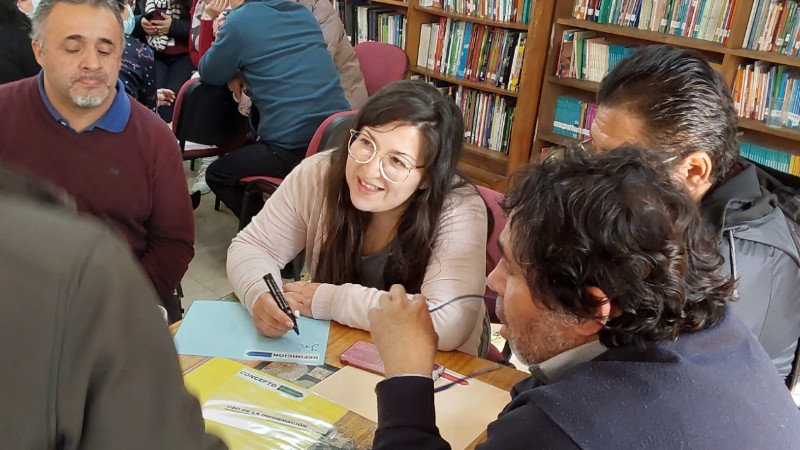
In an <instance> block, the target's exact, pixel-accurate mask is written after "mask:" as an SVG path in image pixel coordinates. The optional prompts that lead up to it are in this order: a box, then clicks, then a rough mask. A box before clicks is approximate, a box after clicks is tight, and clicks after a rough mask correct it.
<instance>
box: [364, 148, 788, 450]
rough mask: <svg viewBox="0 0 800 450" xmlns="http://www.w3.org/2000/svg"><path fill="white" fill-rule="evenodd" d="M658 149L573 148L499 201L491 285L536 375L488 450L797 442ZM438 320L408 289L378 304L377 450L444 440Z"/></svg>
mask: <svg viewBox="0 0 800 450" xmlns="http://www.w3.org/2000/svg"><path fill="white" fill-rule="evenodd" d="M649 155H652V153H651V152H647V151H642V150H640V149H637V148H631V147H623V148H618V149H613V150H610V151H608V152H606V153H602V154H597V155H590V154H587V153H586V152H584V151H582V150H580V149H574V148H573V149H567V150H565V151H564V152H563V158H559V159H556V158H551V159H549V160H548V161H546V162H545V163H543V164H542V165H540V166H534V167H532V168H531V169H530V170H529V171H528V172H526V173H523V174H521V177H520V178H519V179H518V180H516V183H514V188H513V189H512V190H511V192H510V193H509V194H508V195H507V196H506V197H505V199H504V201H503V206H504V208H505V210H506V212H507V213H508V215H509V221H508V223H507V224H506V227H505V229H504V230H503V232H502V234H501V235H500V240H499V245H500V250H501V253H502V258H501V260H500V262H499V263H498V265H497V267H496V268H495V269H494V271H493V272H492V273H491V274H490V275H489V278H488V283H489V286H490V287H491V288H492V289H493V290H495V291H496V292H497V293H498V294H499V295H500V297H499V298H498V302H497V305H498V306H497V313H498V316H499V317H500V318H501V320H502V322H503V327H502V329H501V334H502V335H503V336H504V337H505V338H506V339H507V340H508V341H509V342H510V344H511V348H512V349H513V350H514V352H515V353H516V355H517V356H518V357H519V359H520V360H521V361H523V362H525V363H527V364H529V365H530V366H531V367H530V369H531V374H532V377H530V378H529V379H527V380H524V381H522V382H520V383H519V384H518V385H517V386H515V387H514V389H513V390H512V392H511V396H512V399H511V402H510V403H509V404H508V405H507V406H506V407H505V409H504V410H503V411H502V412H501V414H500V416H499V417H498V419H497V420H496V421H495V422H493V423H491V424H490V425H489V427H488V430H487V440H486V443H485V444H484V446H483V448H498V449H509V448H548V449H549V448H558V449H564V448H641V447H647V448H695V449H711V448H714V449H716V448H798V445H800V412H798V410H797V408H796V407H795V405H794V404H793V402H792V400H791V397H790V395H789V392H788V391H787V390H786V388H785V387H784V386H783V383H782V381H781V379H780V377H779V376H778V374H777V373H776V371H775V370H774V368H773V367H772V364H771V362H770V359H769V357H768V356H767V354H766V353H765V352H764V350H763V348H762V347H761V346H760V345H759V344H758V341H756V339H755V337H754V336H753V334H752V333H750V331H749V330H748V329H747V327H746V326H745V325H744V324H743V323H742V322H741V320H739V319H738V317H736V316H735V315H734V314H730V313H729V311H728V307H727V302H728V301H729V300H730V299H731V298H732V297H733V289H734V284H733V281H731V280H730V278H729V277H726V276H725V275H723V274H722V273H721V272H720V271H719V268H720V266H721V265H722V264H723V258H722V256H721V255H720V254H719V252H718V250H717V248H716V243H715V242H714V240H713V239H712V238H711V237H710V236H709V235H708V234H706V230H705V227H704V226H703V222H702V219H701V217H700V215H699V213H698V210H697V206H696V205H695V203H694V202H693V201H692V199H691V198H690V197H689V195H688V193H687V192H686V189H685V188H683V187H682V186H679V185H678V184H676V183H674V182H673V181H672V180H671V179H670V175H669V174H668V172H667V171H666V170H664V169H663V166H662V164H661V162H660V161H659V160H655V161H654V160H652V159H651V158H652V156H649ZM430 314H436V312H433V313H429V312H428V311H427V308H425V301H424V299H423V298H422V297H421V296H419V295H417V296H415V297H414V299H412V300H408V299H407V298H406V295H405V292H404V290H403V289H402V287H401V286H393V288H392V291H391V293H390V294H389V295H386V296H384V297H383V298H381V302H380V305H379V307H378V308H376V309H373V310H371V311H370V322H371V329H372V336H373V339H374V341H375V343H376V345H377V346H378V350H379V351H380V354H381V357H382V358H383V361H384V364H385V368H386V379H385V380H383V381H382V382H381V383H379V384H378V386H377V388H376V393H377V396H378V429H377V431H376V433H375V442H374V448H376V449H386V448H426V449H431V448H449V445H448V444H447V443H446V442H445V441H444V440H443V439H442V438H441V437H440V435H439V432H438V430H437V428H436V424H435V411H434V402H433V396H434V393H433V381H432V380H431V378H430V367H432V364H433V361H434V357H435V355H436V334H435V332H434V331H433V326H432V324H431V317H430ZM476 406H477V405H476Z"/></svg>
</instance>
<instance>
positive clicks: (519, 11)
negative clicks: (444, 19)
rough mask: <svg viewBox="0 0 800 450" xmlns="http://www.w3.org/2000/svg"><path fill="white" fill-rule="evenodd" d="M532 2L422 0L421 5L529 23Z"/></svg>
mask: <svg viewBox="0 0 800 450" xmlns="http://www.w3.org/2000/svg"><path fill="white" fill-rule="evenodd" d="M532 3H533V0H420V1H419V6H426V7H429V8H441V9H443V10H445V11H448V12H452V13H456V14H465V15H468V16H473V17H479V18H482V19H489V20H499V21H503V22H516V23H523V24H527V23H530V21H531V7H532V6H533V5H532Z"/></svg>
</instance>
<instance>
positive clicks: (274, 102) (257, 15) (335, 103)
mask: <svg viewBox="0 0 800 450" xmlns="http://www.w3.org/2000/svg"><path fill="white" fill-rule="evenodd" d="M239 71H241V73H242V75H243V77H244V80H245V84H246V85H247V89H248V95H249V96H250V98H251V99H252V101H253V104H254V105H255V106H256V108H258V111H259V114H260V121H259V124H258V135H259V136H260V137H261V139H262V140H264V141H265V142H268V143H271V144H276V145H278V146H281V147H283V148H286V149H299V148H302V149H305V148H306V147H307V146H308V143H309V141H311V137H312V136H313V135H314V132H315V131H316V130H317V127H318V126H319V124H321V123H322V121H323V120H325V118H327V117H328V116H330V115H331V114H333V113H336V112H339V111H345V110H348V109H350V104H349V103H348V102H347V99H345V96H344V92H343V91H342V87H341V85H340V84H339V73H338V72H337V71H336V66H334V64H333V59H331V55H330V53H328V48H327V45H326V44H325V39H324V38H323V36H322V30H321V29H320V27H319V23H317V20H316V19H315V18H314V16H313V15H312V14H311V11H309V10H308V8H306V7H305V6H303V5H301V4H300V3H297V2H294V1H290V0H250V1H247V2H245V3H244V4H242V5H241V6H239V7H238V8H236V9H234V10H233V11H231V12H230V13H229V14H228V17H227V19H226V20H225V23H224V24H223V25H222V27H221V28H220V30H219V32H218V34H217V41H216V42H215V43H214V44H213V45H212V46H211V48H210V49H209V50H208V52H206V54H205V55H203V58H202V59H201V60H200V79H201V80H203V82H205V83H209V84H213V85H217V86H222V85H224V84H225V83H226V82H227V81H228V80H229V79H231V77H233V76H234V75H235V74H236V73H237V72H239Z"/></svg>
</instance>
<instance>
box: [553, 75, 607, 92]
mask: <svg viewBox="0 0 800 450" xmlns="http://www.w3.org/2000/svg"><path fill="white" fill-rule="evenodd" d="M547 81H549V82H550V83H553V84H560V85H561V86H568V87H571V88H575V89H580V90H582V91H587V92H595V93H596V92H597V90H598V89H600V83H597V82H594V81H587V80H578V79H576V78H559V77H557V76H555V75H549V76H548V77H547Z"/></svg>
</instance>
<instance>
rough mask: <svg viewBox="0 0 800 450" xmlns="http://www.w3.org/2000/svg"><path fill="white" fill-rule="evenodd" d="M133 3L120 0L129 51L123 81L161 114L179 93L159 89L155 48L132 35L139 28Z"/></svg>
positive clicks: (125, 51) (124, 60) (121, 72)
mask: <svg viewBox="0 0 800 450" xmlns="http://www.w3.org/2000/svg"><path fill="white" fill-rule="evenodd" d="M131 3H132V0H117V4H118V5H119V11H120V15H121V16H122V28H123V30H124V31H125V48H124V49H123V50H122V66H121V67H120V69H119V79H120V80H122V84H123V85H124V86H125V92H127V93H128V94H130V95H131V97H133V98H134V99H136V100H137V101H138V102H139V103H141V104H143V105H144V106H146V107H148V108H150V109H151V110H153V112H155V113H157V112H158V109H157V107H158V106H164V105H171V104H172V102H173V101H174V100H175V93H174V92H173V91H171V90H169V89H166V88H164V89H156V69H155V60H154V56H153V49H151V48H150V47H148V46H146V45H144V44H142V43H141V42H139V41H138V40H137V39H136V38H134V37H133V36H131V33H133V30H134V28H135V26H136V16H135V15H134V13H133V8H132V7H131Z"/></svg>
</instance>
